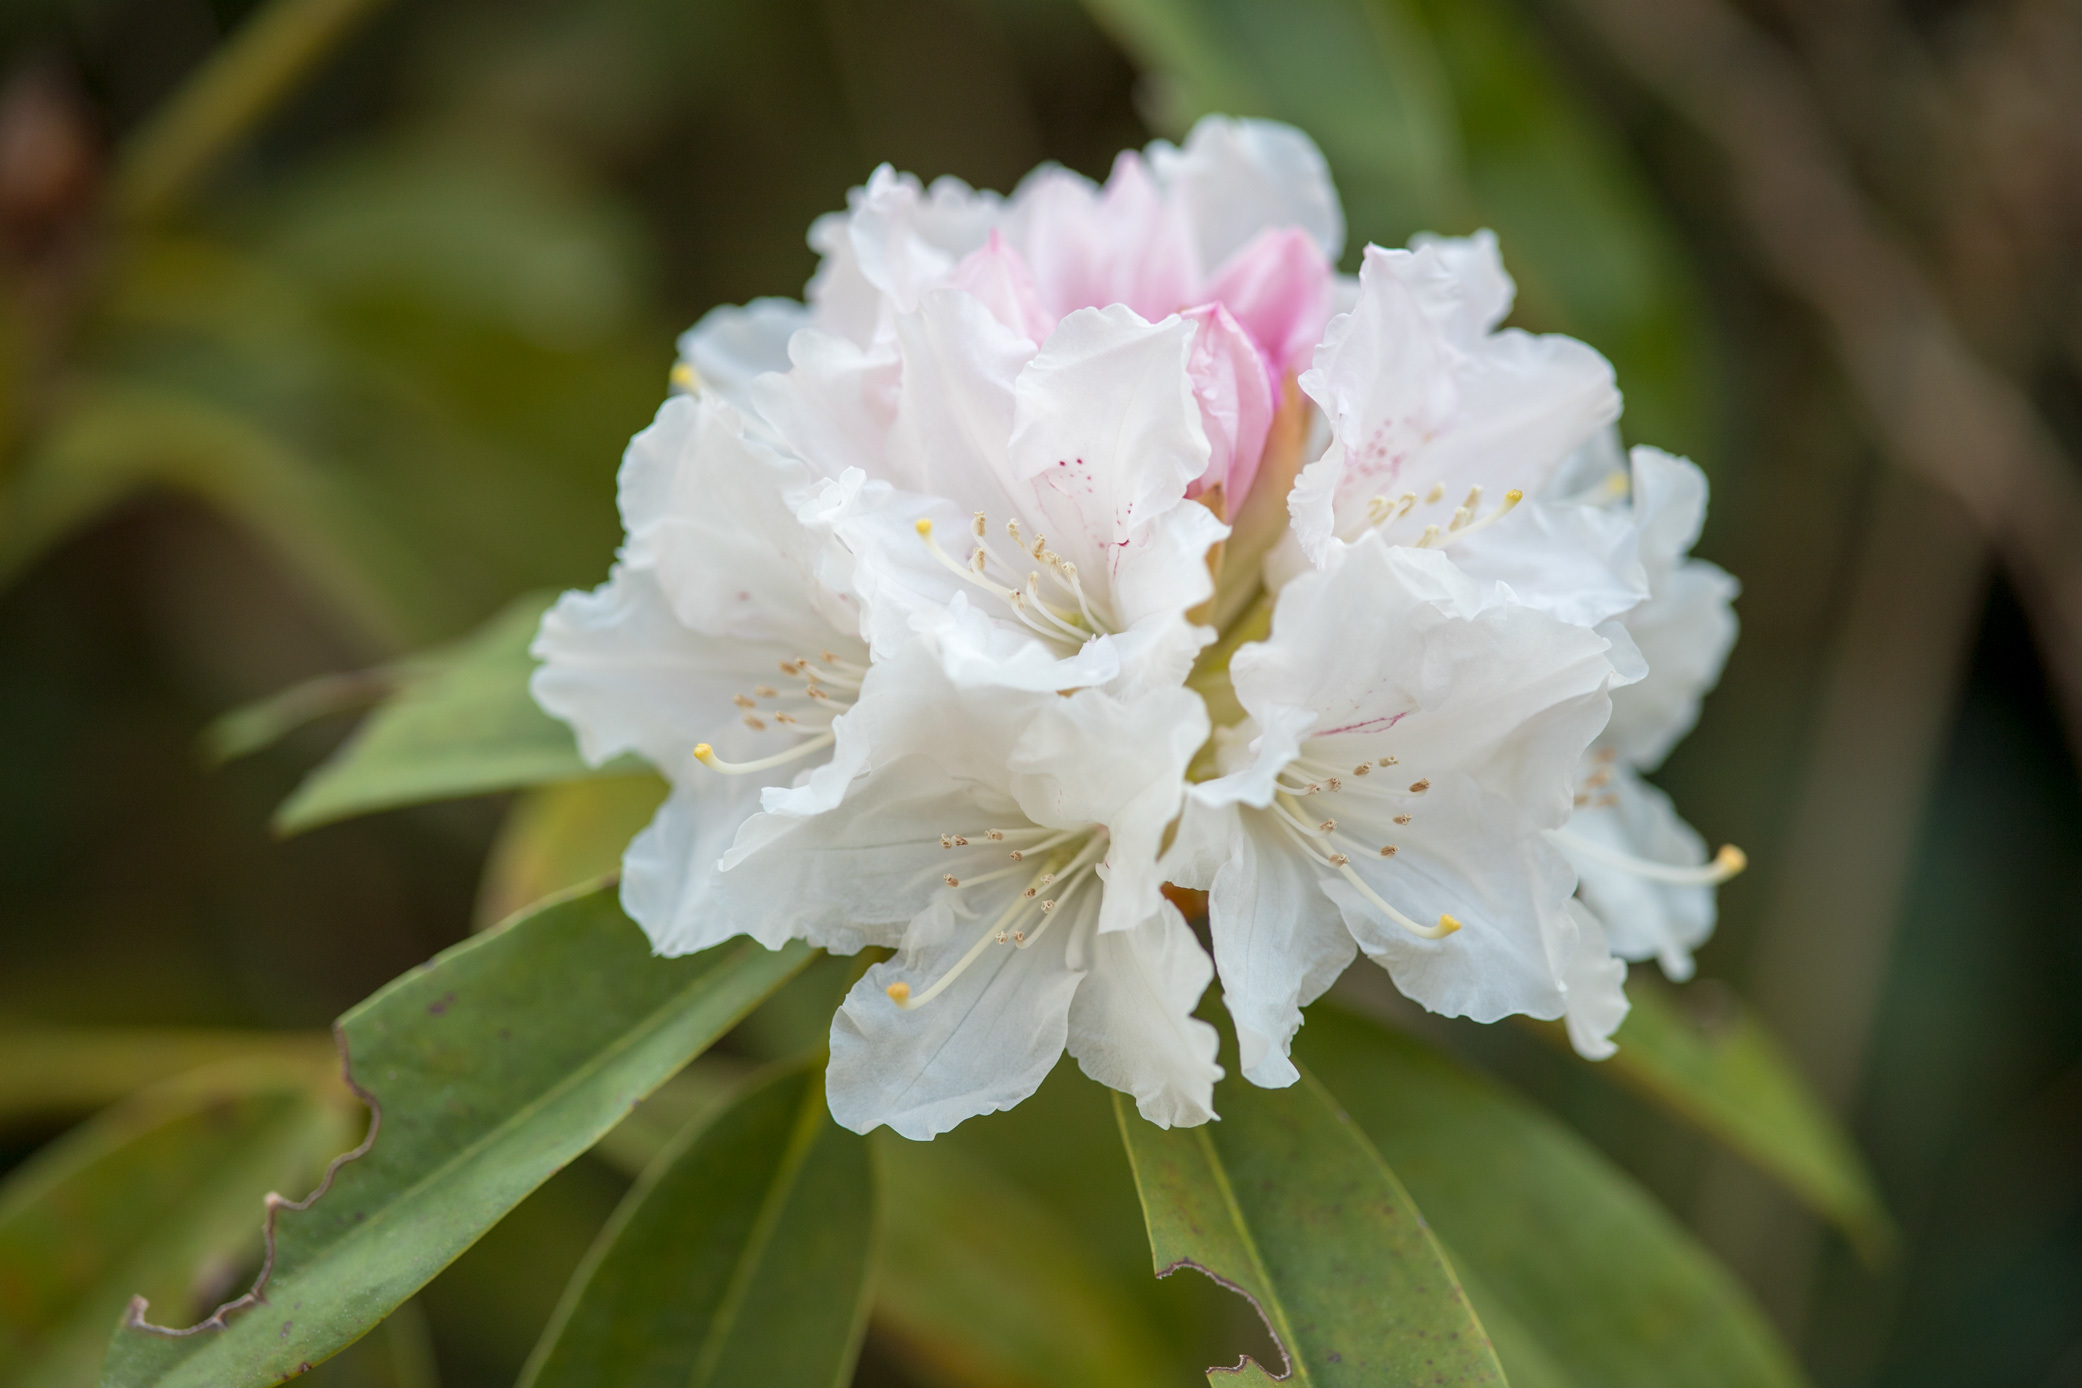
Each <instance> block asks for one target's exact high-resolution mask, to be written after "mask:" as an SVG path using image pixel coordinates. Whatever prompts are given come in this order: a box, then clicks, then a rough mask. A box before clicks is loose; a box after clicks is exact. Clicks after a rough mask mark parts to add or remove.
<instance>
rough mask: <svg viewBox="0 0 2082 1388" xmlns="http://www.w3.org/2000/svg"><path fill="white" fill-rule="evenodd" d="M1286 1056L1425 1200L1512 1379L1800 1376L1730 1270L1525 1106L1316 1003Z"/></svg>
mask: <svg viewBox="0 0 2082 1388" xmlns="http://www.w3.org/2000/svg"><path fill="white" fill-rule="evenodd" d="M1296 1053H1297V1054H1298V1055H1301V1056H1302V1057H1304V1058H1305V1059H1306V1062H1307V1063H1308V1065H1309V1066H1310V1067H1311V1068H1312V1069H1313V1070H1314V1072H1315V1073H1316V1074H1317V1075H1319V1076H1321V1077H1322V1079H1323V1082H1324V1084H1325V1085H1326V1086H1327V1087H1328V1088H1329V1089H1330V1090H1331V1091H1332V1092H1333V1093H1335V1094H1336V1095H1337V1098H1338V1102H1339V1103H1341V1104H1342V1105H1343V1106H1344V1109H1345V1111H1346V1112H1348V1113H1350V1114H1351V1115H1352V1119H1353V1121H1355V1122H1356V1123H1358V1125H1359V1126H1360V1127H1361V1128H1363V1129H1364V1130H1365V1131H1366V1133H1367V1135H1368V1136H1369V1137H1371V1138H1372V1139H1373V1140H1374V1142H1375V1143H1376V1144H1377V1145H1378V1146H1379V1148H1380V1150H1381V1152H1382V1154H1383V1155H1384V1156H1386V1157H1387V1158H1388V1159H1389V1160H1390V1161H1392V1162H1393V1163H1394V1164H1395V1169H1396V1172H1397V1173H1398V1174H1399V1175H1400V1176H1401V1177H1402V1178H1403V1179H1404V1180H1405V1181H1406V1182H1407V1183H1408V1184H1409V1188H1410V1193H1411V1194H1412V1195H1413V1196H1415V1197H1416V1198H1417V1200H1419V1201H1420V1202H1421V1203H1422V1204H1423V1207H1424V1212H1425V1214H1426V1216H1427V1217H1428V1218H1429V1219H1430V1220H1431V1222H1432V1227H1433V1228H1434V1229H1436V1230H1437V1231H1438V1235H1439V1237H1440V1239H1442V1240H1443V1241H1444V1242H1445V1244H1446V1246H1447V1247H1448V1248H1449V1249H1451V1250H1452V1254H1453V1257H1454V1260H1455V1265H1456V1266H1458V1267H1460V1268H1463V1269H1465V1270H1466V1272H1467V1274H1468V1279H1467V1287H1468V1292H1469V1295H1470V1297H1471V1298H1472V1299H1473V1300H1474V1302H1475V1305H1476V1308H1477V1309H1478V1310H1479V1311H1481V1313H1482V1315H1483V1318H1484V1324H1486V1325H1490V1326H1491V1329H1492V1330H1493V1331H1495V1332H1496V1337H1497V1348H1498V1350H1499V1352H1500V1356H1501V1357H1502V1359H1503V1361H1504V1367H1505V1368H1506V1370H1508V1371H1509V1373H1510V1374H1511V1381H1512V1382H1513V1383H1514V1384H1519V1385H1520V1388H1524V1384H1525V1383H1528V1382H1548V1381H1553V1382H1562V1383H1575V1384H1581V1385H1583V1388H1593V1385H1594V1386H1595V1388H1667V1385H1671V1384H1693V1385H1698V1388H1789V1385H1794V1384H1798V1383H1799V1382H1801V1377H1800V1373H1799V1370H1798V1369H1797V1368H1796V1367H1795V1366H1794V1364H1793V1362H1792V1358H1791V1356H1790V1355H1788V1354H1787V1353H1786V1351H1785V1349H1784V1347H1783V1346H1781V1345H1780V1344H1779V1342H1778V1339H1777V1337H1776V1336H1774V1335H1773V1334H1772V1332H1771V1329H1770V1327H1769V1326H1768V1325H1767V1324H1766V1323H1765V1321H1764V1319H1763V1317H1762V1316H1761V1315H1760V1314H1759V1313H1758V1311H1757V1308H1756V1306H1755V1304H1754V1303H1753V1302H1752V1301H1751V1300H1750V1298H1749V1295H1748V1293H1747V1292H1745V1291H1744V1290H1743V1289H1742V1287H1741V1286H1740V1285H1739V1284H1738V1283H1737V1282H1736V1281H1735V1279H1734V1278H1733V1277H1732V1276H1730V1275H1729V1274H1728V1272H1727V1271H1726V1270H1725V1269H1723V1268H1722V1267H1721V1266H1720V1265H1719V1264H1717V1263H1716V1262H1714V1260H1713V1259H1712V1257H1711V1256H1710V1255H1708V1254H1707V1253H1706V1251H1705V1250H1704V1249H1702V1248H1700V1247H1699V1245H1698V1244H1697V1243H1696V1242H1694V1241H1693V1239H1692V1238H1691V1236H1690V1235H1689V1234H1687V1233H1686V1232H1685V1231H1684V1230H1683V1229H1682V1228H1680V1227H1679V1226H1678V1225H1677V1223H1676V1221H1674V1220H1672V1219H1671V1218H1670V1217H1669V1215H1667V1214H1665V1213H1664V1212H1663V1211H1662V1210H1661V1209H1660V1208H1658V1207H1657V1205H1656V1204H1655V1202H1654V1200H1653V1199H1651V1198H1650V1197H1649V1196H1648V1194H1647V1193H1646V1192H1645V1191H1643V1190H1641V1189H1640V1187H1638V1186H1637V1185H1635V1184H1634V1182H1633V1181H1632V1180H1630V1179H1629V1178H1628V1177H1626V1176H1625V1175H1624V1174H1622V1173H1621V1172H1619V1171H1616V1170H1614V1169H1613V1168H1612V1166H1611V1165H1610V1164H1609V1163H1608V1162H1606V1160H1605V1159H1604V1158H1603V1157H1601V1156H1600V1155H1598V1154H1597V1153H1596V1152H1594V1151H1592V1150H1591V1148H1590V1147H1589V1146H1588V1144H1586V1143H1585V1142H1583V1140H1582V1139H1580V1138H1578V1137H1576V1136H1575V1135H1574V1134H1573V1133H1571V1132H1569V1131H1568V1130H1567V1129H1565V1128H1563V1127H1562V1126H1561V1125H1560V1124H1559V1123H1557V1122H1555V1121H1554V1120H1553V1119H1551V1118H1548V1117H1547V1116H1546V1115H1544V1114H1542V1113H1541V1112H1539V1111H1538V1110H1537V1109H1535V1108H1533V1107H1532V1106H1531V1105H1530V1104H1528V1103H1526V1102H1525V1101H1523V1100H1521V1099H1517V1098H1514V1097H1512V1096H1511V1095H1509V1094H1507V1093H1506V1092H1504V1091H1503V1090H1502V1089H1500V1088H1499V1087H1497V1086H1496V1085H1494V1084H1492V1083H1490V1082H1489V1081H1487V1080H1484V1079H1482V1078H1480V1077H1478V1076H1476V1075H1474V1074H1472V1073H1470V1072H1469V1071H1467V1070H1465V1069H1463V1068H1461V1067H1460V1066H1459V1065H1457V1064H1456V1063H1455V1062H1453V1061H1451V1060H1448V1059H1447V1058H1445V1057H1444V1056H1442V1055H1439V1054H1438V1053H1436V1052H1434V1051H1432V1050H1431V1049H1429V1048H1428V1047H1426V1046H1425V1045H1424V1044H1423V1043H1421V1042H1418V1041H1416V1040H1413V1039H1411V1038H1409V1037H1407V1036H1403V1035H1400V1034H1398V1033H1395V1032H1392V1031H1389V1030H1386V1029H1385V1028H1382V1027H1380V1026H1377V1025H1375V1024H1374V1023H1371V1022H1367V1021H1362V1020H1360V1019H1358V1018H1356V1017H1353V1016H1351V1015H1350V1014H1347V1013H1343V1012H1339V1011H1337V1010H1335V1009H1333V1008H1330V1007H1326V1006H1318V1007H1316V1008H1314V1009H1312V1010H1311V1011H1310V1014H1309V1020H1308V1024H1307V1025H1306V1026H1304V1027H1303V1028H1302V1029H1301V1034H1300V1037H1299V1040H1298V1042H1297V1045H1296ZM1521 1365H1524V1366H1526V1368H1528V1369H1530V1372H1524V1371H1522V1370H1521Z"/></svg>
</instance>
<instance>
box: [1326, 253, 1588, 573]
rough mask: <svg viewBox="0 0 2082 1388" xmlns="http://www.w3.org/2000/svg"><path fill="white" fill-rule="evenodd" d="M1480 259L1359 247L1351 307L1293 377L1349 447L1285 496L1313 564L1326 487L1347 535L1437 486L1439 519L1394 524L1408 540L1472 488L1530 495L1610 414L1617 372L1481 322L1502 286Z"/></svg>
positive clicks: (1546, 340) (1581, 349) (1572, 348)
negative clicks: (1387, 502)
mask: <svg viewBox="0 0 2082 1388" xmlns="http://www.w3.org/2000/svg"><path fill="white" fill-rule="evenodd" d="M1487 263H1488V262H1487V260H1486V259H1485V257H1483V256H1482V255H1477V254H1469V255H1465V256H1462V257H1460V259H1459V260H1458V261H1456V260H1455V259H1454V258H1453V257H1450V256H1448V255H1446V254H1444V253H1443V252H1442V251H1441V248H1440V246H1439V245H1438V244H1431V245H1425V246H1422V247H1420V248H1419V250H1417V251H1415V252H1410V251H1387V250H1383V249H1381V248H1380V247H1378V246H1369V247H1368V248H1367V251H1366V259H1365V262H1364V264H1363V266H1362V267H1361V270H1360V295H1359V301H1358V303H1357V304H1356V306H1355V307H1354V308H1353V310H1352V312H1351V313H1350V314H1348V315H1344V316H1342V317H1339V318H1336V319H1333V320H1332V321H1331V323H1330V326H1329V327H1328V328H1327V329H1326V330H1325V332H1324V339H1323V345H1322V346H1321V347H1319V348H1318V349H1317V351H1316V356H1315V364H1314V366H1313V367H1312V368H1311V369H1310V370H1309V371H1308V372H1306V373H1304V374H1303V376H1302V378H1301V384H1302V387H1303V389H1305V390H1306V391H1307V392H1308V394H1309V395H1310V396H1311V397H1312V398H1313V399H1314V400H1315V401H1316V402H1317V404H1318V405H1319V406H1321V407H1322V409H1323V410H1324V412H1325V413H1326V414H1327V415H1328V416H1329V417H1330V419H1331V421H1332V423H1333V426H1334V428H1335V430H1336V433H1337V437H1338V439H1339V440H1340V441H1341V442H1342V444H1343V445H1344V447H1343V448H1342V449H1341V450H1338V449H1333V450H1331V451H1330V452H1326V453H1325V455H1324V457H1323V458H1322V459H1320V460H1318V462H1317V463H1315V464H1312V465H1311V470H1312V471H1313V476H1311V475H1309V474H1308V473H1305V474H1304V482H1305V483H1306V487H1305V489H1302V490H1300V494H1299V495H1298V496H1297V497H1296V498H1295V499H1294V503H1293V513H1294V517H1295V523H1296V528H1297V531H1298V532H1299V533H1300V536H1301V540H1302V542H1303V545H1304V547H1305V548H1307V549H1308V551H1309V553H1310V555H1311V557H1314V558H1318V561H1319V562H1320V558H1319V556H1320V553H1321V549H1322V545H1323V543H1324V541H1325V539H1326V538H1327V536H1326V533H1325V531H1324V527H1323V516H1322V504H1323V499H1324V497H1325V496H1326V495H1327V496H1329V497H1331V498H1332V499H1333V501H1334V503H1335V508H1336V528H1337V532H1338V533H1340V534H1346V535H1352V534H1356V533H1358V531H1359V530H1360V529H1362V528H1364V526H1365V525H1366V524H1367V523H1368V517H1367V514H1366V505H1367V502H1368V501H1369V500H1370V499H1372V498H1374V497H1386V498H1390V499H1392V498H1394V497H1397V496H1399V495H1400V494H1401V493H1403V492H1405V491H1411V492H1415V493H1416V494H1417V495H1419V496H1420V497H1428V496H1429V495H1430V494H1431V489H1432V488H1433V486H1434V485H1437V486H1438V487H1440V488H1442V494H1441V499H1440V501H1439V502H1438V503H1435V504H1434V505H1435V508H1436V509H1437V514H1435V515H1432V514H1426V513H1424V512H1422V511H1420V512H1419V513H1418V514H1415V515H1409V516H1405V517H1404V518H1403V519H1402V520H1401V521H1399V522H1398V523H1397V524H1398V525H1400V526H1402V527H1406V528H1408V530H1409V532H1410V533H1409V534H1408V535H1407V536H1405V537H1403V538H1405V539H1414V538H1415V536H1416V533H1417V531H1418V530H1419V529H1421V527H1422V526H1423V525H1424V524H1425V523H1427V522H1433V523H1438V524H1440V525H1442V526H1443V525H1444V523H1445V522H1446V521H1447V519H1448V517H1449V516H1450V511H1451V508H1452V507H1453V506H1456V505H1458V504H1459V502H1460V499H1461V498H1462V497H1463V496H1464V495H1465V494H1466V492H1467V490H1468V488H1469V487H1470V486H1481V487H1484V488H1486V489H1487V490H1488V492H1489V494H1490V495H1491V496H1492V497H1500V496H1501V495H1502V493H1503V492H1504V491H1506V490H1508V489H1510V488H1514V487H1515V488H1518V489H1519V490H1521V491H1525V492H1527V493H1529V494H1530V493H1535V492H1537V491H1538V490H1539V488H1540V485H1541V484H1542V483H1543V482H1544V481H1545V480H1546V478H1547V477H1548V476H1549V475H1550V474H1551V473H1552V472H1553V470H1554V468H1555V467H1556V466H1557V465H1558V464H1559V463H1560V462H1561V460H1562V459H1563V458H1564V457H1566V456H1567V455H1569V454H1570V453H1571V452H1573V451H1574V450H1575V449H1576V448H1578V447H1579V446H1580V445H1582V443H1583V442H1584V441H1585V440H1586V439H1588V438H1590V437H1591V436H1592V435H1593V434H1595V433H1596V432H1597V431H1598V430H1599V429H1601V428H1603V427H1604V426H1605V425H1606V424H1608V423H1610V422H1611V421H1612V420H1613V419H1615V418H1617V417H1618V414H1619V393H1618V390H1617V389H1616V388H1615V386H1614V385H1613V381H1612V368H1611V366H1610V365H1609V364H1608V363H1606V361H1605V360H1604V358H1602V357H1600V356H1599V355H1598V354H1597V353H1596V352H1594V351H1592V350H1591V349H1590V348H1588V347H1586V346H1584V345H1583V344H1582V343H1580V342H1577V341H1575V340H1574V339H1571V338H1565V337H1558V336H1555V337H1533V336H1530V335H1528V334H1526V333H1522V332H1519V331H1517V330H1515V329H1513V330H1509V331H1505V332H1500V333H1485V332H1483V331H1481V328H1482V325H1483V323H1484V321H1485V320H1486V319H1487V317H1488V316H1489V315H1490V313H1491V312H1493V308H1494V305H1493V302H1492V301H1493V299H1494V297H1495V294H1496V293H1497V292H1498V291H1497V290H1496V287H1495V285H1494V284H1493V283H1491V282H1490V280H1489V273H1490V272H1489V269H1488V268H1485V267H1486V266H1487ZM1501 273H1502V272H1501V269H1500V268H1499V269H1496V270H1495V274H1496V275H1501Z"/></svg>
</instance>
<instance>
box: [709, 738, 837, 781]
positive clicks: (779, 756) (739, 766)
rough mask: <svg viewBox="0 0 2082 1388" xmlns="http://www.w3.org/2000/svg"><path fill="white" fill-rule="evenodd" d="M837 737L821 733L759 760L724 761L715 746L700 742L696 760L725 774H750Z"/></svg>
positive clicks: (811, 750)
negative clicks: (717, 753)
mask: <svg viewBox="0 0 2082 1388" xmlns="http://www.w3.org/2000/svg"><path fill="white" fill-rule="evenodd" d="M837 737H838V734H837V733H819V734H817V735H816V736H815V737H811V738H806V739H804V740H803V741H801V742H798V743H796V744H795V745H794V746H793V747H790V748H789V749H788V750H787V751H785V752H776V753H774V754H773V755H772V756H770V757H761V758H759V759H758V760H757V761H724V760H723V759H722V758H721V757H719V756H717V755H716V749H715V748H713V747H711V746H709V745H708V744H707V743H706V742H699V743H696V744H695V745H694V760H696V761H698V762H700V763H701V764H702V765H703V766H706V767H708V768H709V769H710V770H712V771H720V772H722V773H723V774H724V775H725V776H748V775H750V774H751V773H752V772H754V771H764V770H766V769H767V768H768V767H773V766H779V765H781V764H782V763H784V762H791V761H794V760H795V759H796V758H797V757H804V756H808V755H809V754H810V753H811V752H814V751H816V750H817V749H818V748H820V747H829V746H830V745H831V744H832V743H833V741H835V740H836V739H837Z"/></svg>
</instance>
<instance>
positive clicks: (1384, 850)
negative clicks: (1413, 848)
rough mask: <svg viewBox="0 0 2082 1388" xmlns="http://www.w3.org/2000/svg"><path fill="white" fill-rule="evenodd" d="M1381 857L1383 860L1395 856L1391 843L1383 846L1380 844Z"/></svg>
mask: <svg viewBox="0 0 2082 1388" xmlns="http://www.w3.org/2000/svg"><path fill="white" fill-rule="evenodd" d="M1381 856H1382V857H1383V858H1393V857H1394V856H1395V845H1394V844H1392V843H1384V844H1382V845H1381Z"/></svg>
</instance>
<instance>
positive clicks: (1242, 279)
mask: <svg viewBox="0 0 2082 1388" xmlns="http://www.w3.org/2000/svg"><path fill="white" fill-rule="evenodd" d="M1331 276H1332V269H1331V265H1330V260H1329V258H1328V257H1327V256H1325V255H1324V254H1323V250H1322V248H1321V247H1320V246H1318V245H1317V244H1316V243H1315V241H1314V240H1313V239H1311V238H1310V236H1309V234H1308V233H1307V232H1305V231H1303V230H1302V229H1301V228H1299V227H1281V228H1279V229H1277V230H1266V231H1261V232H1259V233H1258V234H1257V235H1256V236H1254V237H1252V238H1251V240H1250V242H1249V243H1248V244H1247V245H1245V246H1244V248H1243V249H1242V250H1240V251H1238V252H1237V253H1236V254H1235V255H1232V256H1230V257H1229V259H1228V260H1226V261H1224V262H1223V264H1222V267H1221V269H1219V270H1217V271H1216V272H1215V275H1214V279H1213V280H1212V281H1210V282H1209V284H1208V286H1207V290H1206V296H1207V297H1208V298H1210V299H1212V300H1214V301H1215V302H1216V303H1218V304H1220V305H1222V306H1223V307H1224V308H1226V309H1228V310H1229V312H1230V313H1231V314H1233V315H1234V316H1235V318H1236V321H1237V322H1239V323H1241V324H1242V325H1243V327H1244V330H1245V331H1247V332H1248V333H1250V335H1251V336H1252V337H1253V338H1255V339H1257V341H1258V345H1259V346H1260V347H1262V348H1264V349H1265V354H1266V355H1267V356H1268V357H1269V358H1271V360H1272V365H1273V369H1274V370H1275V371H1277V372H1278V373H1279V374H1280V375H1282V376H1284V375H1286V374H1288V373H1289V372H1295V371H1301V370H1303V369H1305V368H1306V367H1307V366H1308V364H1309V359H1310V357H1311V355H1312V354H1313V353H1314V351H1315V349H1316V344H1317V343H1318V342H1321V341H1322V340H1323V326H1324V324H1326V323H1328V322H1329V321H1330V308H1331Z"/></svg>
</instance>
